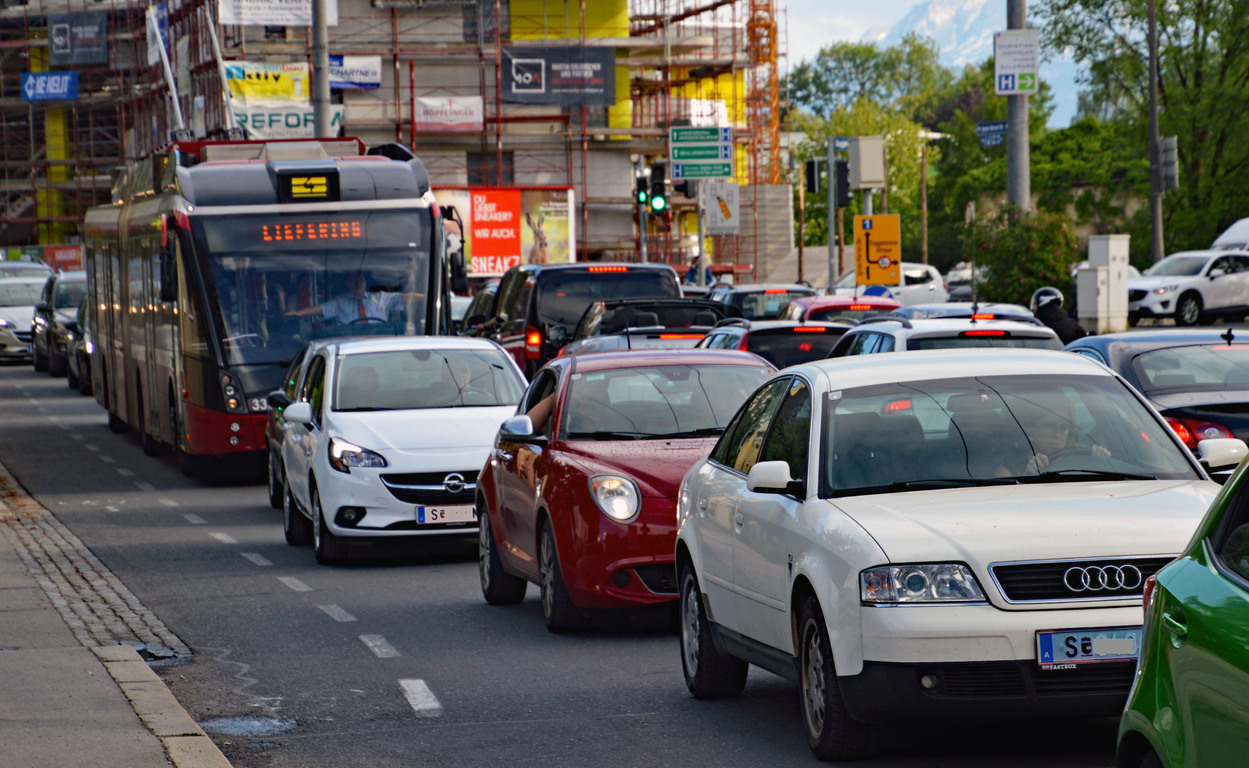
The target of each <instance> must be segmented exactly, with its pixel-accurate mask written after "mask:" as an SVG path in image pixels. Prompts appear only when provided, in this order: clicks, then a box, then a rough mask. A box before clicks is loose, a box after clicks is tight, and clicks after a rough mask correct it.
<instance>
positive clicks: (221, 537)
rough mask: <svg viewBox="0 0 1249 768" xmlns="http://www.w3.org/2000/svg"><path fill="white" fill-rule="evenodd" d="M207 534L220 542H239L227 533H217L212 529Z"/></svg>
mask: <svg viewBox="0 0 1249 768" xmlns="http://www.w3.org/2000/svg"><path fill="white" fill-rule="evenodd" d="M208 535H209V536H212V537H213V538H214V539H216V540H217V541H219V542H221V543H222V544H238V543H239V542H238V539H236V538H234V537H233V536H231V535H230V534H228V533H217V532H216V531H213V532H211V533H209V534H208Z"/></svg>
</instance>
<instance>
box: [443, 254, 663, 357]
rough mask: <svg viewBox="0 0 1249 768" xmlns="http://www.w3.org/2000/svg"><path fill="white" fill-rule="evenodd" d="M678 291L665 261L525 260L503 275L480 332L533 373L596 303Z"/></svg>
mask: <svg viewBox="0 0 1249 768" xmlns="http://www.w3.org/2000/svg"><path fill="white" fill-rule="evenodd" d="M680 295H681V282H680V280H678V279H677V273H676V270H674V269H673V268H672V267H670V266H668V265H667V264H614V263H604V262H582V263H578V264H521V265H520V266H517V267H512V268H511V269H509V270H508V271H507V273H506V274H504V275H503V279H502V280H501V281H500V282H499V290H498V293H496V294H495V300H494V305H493V308H492V310H491V314H492V315H493V319H491V320H490V321H488V324H489V326H490V328H489V329H488V330H487V331H486V332H485V333H482V334H480V335H482V336H486V337H488V338H492V339H494V340H495V341H497V342H499V344H501V345H502V346H503V348H504V349H506V350H507V351H508V352H510V353H511V354H512V356H513V357H515V358H516V362H517V364H518V365H520V367H521V370H523V371H524V372H525V376H527V377H529V376H533V374H534V373H535V372H537V370H538V369H539V368H541V367H542V365H543V364H544V363H546V361H548V360H550V359H551V358H553V357H555V356H556V355H557V354H559V351H560V349H561V348H562V347H563V346H564V344H566V343H567V342H568V341H570V340H571V338H572V331H573V329H574V328H575V327H576V326H577V321H579V320H580V319H581V316H582V315H583V314H585V311H586V309H587V308H589V306H590V305H591V304H592V303H594V302H596V301H602V300H605V299H628V298H656V297H665V296H670V297H673V298H677V297H680ZM465 322H466V323H468V322H469V321H468V320H467V319H466V320H465Z"/></svg>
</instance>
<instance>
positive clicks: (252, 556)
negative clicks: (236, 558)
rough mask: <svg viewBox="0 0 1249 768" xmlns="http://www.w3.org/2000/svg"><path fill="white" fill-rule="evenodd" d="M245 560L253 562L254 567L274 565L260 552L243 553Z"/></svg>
mask: <svg viewBox="0 0 1249 768" xmlns="http://www.w3.org/2000/svg"><path fill="white" fill-rule="evenodd" d="M240 554H241V555H243V557H244V559H246V560H249V561H251V563H252V565H273V561H272V560H270V559H269V558H267V557H265V556H264V555H262V554H260V553H258V552H241V553H240Z"/></svg>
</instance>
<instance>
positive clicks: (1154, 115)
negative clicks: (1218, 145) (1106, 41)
mask: <svg viewBox="0 0 1249 768" xmlns="http://www.w3.org/2000/svg"><path fill="white" fill-rule="evenodd" d="M1158 134H1159V128H1158V11H1157V7H1156V5H1155V0H1149V218H1150V225H1151V230H1152V240H1153V242H1152V243H1151V245H1150V255H1151V256H1152V260H1153V262H1154V263H1155V264H1156V263H1158V262H1159V261H1162V257H1163V256H1165V255H1166V254H1165V253H1164V248H1163V242H1162V162H1161V160H1162V152H1161V147H1160V145H1161V140H1160V139H1159V137H1158Z"/></svg>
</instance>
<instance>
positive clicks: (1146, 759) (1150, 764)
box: [1138, 749, 1163, 768]
mask: <svg viewBox="0 0 1249 768" xmlns="http://www.w3.org/2000/svg"><path fill="white" fill-rule="evenodd" d="M1138 766H1139V768H1163V765H1162V758H1161V757H1158V753H1157V752H1155V751H1153V750H1152V749H1147V750H1145V755H1144V756H1143V757H1141V761H1140V763H1139V764H1138Z"/></svg>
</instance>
